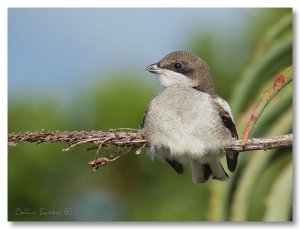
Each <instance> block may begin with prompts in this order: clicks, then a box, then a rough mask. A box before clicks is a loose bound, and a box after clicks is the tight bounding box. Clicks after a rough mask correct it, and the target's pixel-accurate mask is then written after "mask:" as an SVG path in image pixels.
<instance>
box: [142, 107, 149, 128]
mask: <svg viewBox="0 0 300 229" xmlns="http://www.w3.org/2000/svg"><path fill="white" fill-rule="evenodd" d="M149 106H150V105H148V107H147V109H146V110H145V112H144V116H143V121H142V123H141V124H140V128H141V129H143V128H144V125H145V119H146V116H147V114H148V110H149Z"/></svg>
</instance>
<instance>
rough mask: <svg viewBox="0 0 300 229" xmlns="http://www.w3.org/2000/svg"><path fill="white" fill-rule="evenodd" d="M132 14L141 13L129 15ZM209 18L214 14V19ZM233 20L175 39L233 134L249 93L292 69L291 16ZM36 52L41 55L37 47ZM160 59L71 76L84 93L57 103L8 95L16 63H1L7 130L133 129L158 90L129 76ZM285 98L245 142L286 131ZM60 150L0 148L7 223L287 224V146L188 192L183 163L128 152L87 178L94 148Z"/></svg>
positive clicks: (285, 12) (257, 13)
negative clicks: (234, 28)
mask: <svg viewBox="0 0 300 229" xmlns="http://www.w3.org/2000/svg"><path fill="white" fill-rule="evenodd" d="M36 10H39V9H36ZM82 10H83V11H84V9H82ZM110 10H111V9H110ZM118 10H119V11H122V12H126V9H118ZM127 10H128V9H127ZM139 10H142V9H136V11H139ZM151 10H152V11H153V12H154V11H155V9H149V12H150V13H151ZM163 10H164V11H165V12H168V11H169V10H170V9H163ZM177 10H178V11H180V9H177ZM185 10H186V11H187V12H188V10H189V9H185ZM194 10H195V9H194ZM201 10H202V11H205V9H201ZM210 10H211V11H212V12H214V10H212V9H210ZM228 10H230V9H228ZM236 10H239V9H236ZM102 11H105V9H102ZM224 11H226V9H224ZM9 13H17V12H9ZM194 13H195V12H194ZM218 13H219V11H218V10H217V9H216V10H215V16H216V17H217V15H218ZM239 14H240V15H241V14H243V17H244V18H246V19H247V20H246V21H247V23H243V30H241V31H243V33H230V34H229V33H228V32H227V31H226V30H224V29H223V30H222V29H221V28H220V30H221V31H219V32H218V33H215V32H214V30H210V29H209V28H210V26H211V24H210V23H209V22H207V23H206V27H205V26H202V27H201V28H199V27H194V28H193V31H194V32H193V33H189V34H186V35H185V36H182V37H183V38H182V41H181V42H179V43H180V44H181V45H178V48H177V50H190V51H193V52H195V53H197V54H198V55H199V56H201V57H202V58H203V59H204V60H206V61H207V62H208V63H209V65H210V67H211V71H212V75H213V81H214V85H215V90H216V92H217V93H218V94H219V95H220V96H222V97H223V98H225V99H227V100H228V101H229V104H230V105H231V107H232V111H233V115H234V117H235V121H236V124H237V128H238V132H239V136H240V137H242V133H243V130H244V127H245V125H246V122H247V120H248V119H249V117H250V114H251V111H252V109H253V106H254V105H255V102H256V101H257V100H258V99H259V95H260V94H261V93H262V92H263V91H264V90H265V89H266V88H267V87H268V86H269V85H271V84H272V79H273V77H274V76H275V75H276V73H278V72H279V71H281V70H283V69H284V68H286V67H287V66H289V65H291V64H292V17H293V15H292V9H243V10H240V12H239ZM162 15H163V14H162ZM229 15H230V14H229ZM187 16H188V14H187ZM132 17H134V15H132ZM11 20H12V19H11ZM234 20H235V19H233V21H234ZM236 20H238V17H237V19H236ZM99 23H104V22H101V21H100V22H99ZM137 23H138V22H137ZM140 23H143V21H142V22H140ZM187 23H188V22H187ZM9 26H10V24H9ZM11 26H13V25H11ZM133 26H134V25H133ZM157 26H159V25H157ZM175 26H176V25H175ZM186 26H189V25H188V24H187V25H186ZM218 26H222V25H221V24H219V25H218ZM227 26H228V25H227ZM229 27H230V25H229ZM123 30H124V28H123ZM217 30H218V28H217ZM125 31H126V30H125ZM167 31H168V30H167V29H166V31H165V32H167ZM22 32H23V33H25V32H24V31H22ZM123 32H124V31H123ZM129 32H131V31H129ZM144 32H145V31H144ZM145 33H146V32H145ZM157 36H159V34H158V35H157ZM162 37H163V36H162ZM225 37H226V39H225ZM13 38H14V36H13V33H12V32H11V33H10V32H9V43H10V45H9V53H11V55H10V57H13V55H18V54H20V55H24V53H22V52H21V51H20V49H18V50H19V51H20V52H19V53H18V50H14V48H15V46H17V45H18V44H16V43H14V40H13ZM48 39H49V40H51V37H49V38H48ZM161 39H164V38H161ZM147 42H149V41H145V42H144V43H143V42H141V43H142V45H147ZM99 46H101V44H99ZM174 46H175V45H174ZM139 48H141V47H139ZM12 50H13V51H14V53H12ZM21 50H22V49H21ZM161 50H163V49H161ZM170 51H175V50H170ZM44 52H46V53H45V54H44V55H45V56H46V55H47V48H44ZM49 52H50V51H49ZM161 52H162V51H161ZM137 53H138V52H137ZM165 54H167V53H159V51H158V54H157V53H155V51H152V55H153V56H151V58H152V59H149V60H148V62H147V63H146V64H145V66H135V65H134V64H133V65H132V66H134V67H131V68H125V67H124V65H122V64H119V65H113V64H112V66H111V67H110V69H109V70H107V71H106V72H105V73H103V72H101V73H97V71H95V72H93V73H91V74H90V75H82V76H80V77H79V78H75V79H76V80H78V81H80V80H81V81H87V82H88V83H83V85H84V89H82V88H81V89H78V88H77V87H75V88H74V90H73V94H72V96H71V97H70V99H68V100H64V99H61V100H60V99H59V96H58V97H57V96H56V95H55V94H54V93H55V91H53V90H52V91H53V94H52V93H51V90H49V91H47V92H45V93H44V94H43V93H41V91H39V90H38V89H37V91H39V93H35V89H34V87H33V88H30V87H29V86H26V87H24V88H22V87H21V86H18V90H15V91H13V90H14V87H13V86H12V85H14V81H18V78H17V77H16V78H14V77H15V76H14V75H13V74H10V73H14V70H13V69H14V68H18V65H17V64H16V65H13V63H14V59H12V58H9V62H10V63H9V65H10V71H9V99H8V132H24V131H36V130H41V129H46V130H69V131H73V130H109V129H111V128H122V127H128V128H135V129H137V128H139V124H140V123H141V122H142V118H143V112H144V110H145V108H146V107H147V104H148V103H149V101H150V100H151V98H152V97H153V96H154V95H155V94H156V93H157V92H158V91H159V90H160V89H159V87H158V86H157V85H156V83H155V80H154V79H153V78H151V77H147V73H145V72H144V73H143V72H142V74H143V75H141V73H140V72H139V71H136V70H135V69H139V70H140V69H144V68H145V67H146V65H147V64H151V63H154V62H156V61H158V60H159V59H160V58H161V57H163V56H164V55H165ZM115 55H116V56H117V53H116V54H115ZM136 55H137V54H136ZM155 56H156V59H154V57H155ZM83 58H84V57H83ZM126 58H128V59H130V58H131V57H130V56H127V57H126ZM135 58H139V57H138V56H135ZM26 61H28V60H26ZM16 63H17V62H16ZM50 67H51V65H50ZM103 74H105V77H103ZM45 80H46V81H47V80H49V79H45ZM41 81H43V79H41ZM49 82H51V79H50V80H49V81H47V83H48V84H50V83H49ZM54 84H58V87H59V88H64V86H66V87H67V84H68V83H66V82H64V81H63V79H62V82H61V83H60V82H59V80H58V81H55V83H54ZM49 87H50V88H51V87H55V85H54V86H53V85H52V86H51V85H49ZM74 91H75V92H74ZM292 95H293V90H292V85H289V86H287V87H286V88H285V89H284V90H282V91H281V92H280V94H279V95H278V96H277V97H276V98H275V99H274V100H273V101H272V102H271V104H270V105H269V106H268V107H267V108H266V110H265V112H264V113H263V114H262V116H261V118H260V119H259V121H258V123H257V124H256V125H255V127H254V130H253V132H252V134H251V137H263V136H272V135H280V134H285V133H290V132H292ZM65 147H66V145H64V144H59V143H55V144H41V145H35V144H30V143H22V144H19V145H17V146H15V147H11V146H9V147H8V220H11V221H19V220H24V221H26V220H30V221H35V220H96V221H97V220H99V221H120V220H122V221H290V220H292V219H293V211H292V209H293V206H292V203H293V198H292V197H293V196H292V188H293V177H292V163H293V161H292V149H284V150H269V151H257V152H244V153H241V156H240V160H239V164H238V169H237V171H236V172H235V173H234V174H231V178H230V180H229V182H219V181H216V180H210V181H208V182H207V183H205V184H200V185H196V184H194V183H192V180H191V171H190V168H188V167H189V166H188V165H186V166H185V168H186V169H185V171H186V172H185V174H184V175H182V176H178V175H177V174H176V173H174V171H173V170H172V169H171V168H169V166H168V165H166V164H165V163H162V162H160V161H157V160H156V161H151V160H150V159H149V158H148V157H147V155H146V154H145V153H143V154H141V155H135V154H134V151H132V153H129V154H127V155H126V156H125V157H123V158H121V159H119V160H117V161H115V162H113V163H110V164H109V165H108V166H105V167H103V168H100V169H99V170H98V171H97V172H96V173H92V172H91V169H90V168H89V167H88V164H87V163H88V162H89V161H91V160H93V159H94V157H95V151H87V150H86V148H85V147H78V148H75V149H73V150H72V151H70V152H62V149H63V148H65ZM104 153H105V152H104ZM222 162H223V163H224V160H223V161H222Z"/></svg>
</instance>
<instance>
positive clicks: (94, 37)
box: [8, 8, 249, 99]
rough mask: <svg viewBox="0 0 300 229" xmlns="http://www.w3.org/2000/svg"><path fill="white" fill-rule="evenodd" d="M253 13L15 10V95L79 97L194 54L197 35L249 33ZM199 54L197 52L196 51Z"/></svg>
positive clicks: (11, 16)
mask: <svg viewBox="0 0 300 229" xmlns="http://www.w3.org/2000/svg"><path fill="white" fill-rule="evenodd" d="M248 15H249V12H248V11H247V10H245V9H226V8H225V9H205V8H198V9H197V8H195V9H188V8H186V9H176V8H174V9H168V8H161V9H155V8H154V9H149V8H148V9H125V8H122V9H121V8H120V9H118V8H115V9H105V8H98V9H97V8H96V9H78V8H77V9H75V8H74V9H68V8H61V9H58V8H57V9H55V8H54V9H50V8H44V9H39V8H34V9H30V8H27V9H26V8H10V9H9V11H8V74H9V77H8V91H9V92H8V95H9V98H17V97H19V96H22V95H23V94H24V93H30V94H32V95H34V96H37V97H39V96H44V95H48V94H51V95H55V96H57V98H62V97H63V98H66V99H68V98H71V97H72V95H73V94H74V93H76V91H78V90H80V89H82V88H84V87H88V85H90V84H91V83H92V82H93V81H94V77H95V76H97V77H105V74H106V73H107V72H110V71H117V72H120V71H124V72H130V71H134V72H137V73H138V74H141V75H142V76H143V75H145V76H147V73H146V72H145V71H144V69H145V67H146V66H147V65H149V64H151V63H153V62H155V61H158V60H159V59H160V58H161V57H163V56H164V55H166V54H167V53H169V52H171V51H175V50H183V49H187V44H188V41H189V40H190V39H191V37H193V36H195V35H199V32H200V35H201V32H202V31H203V34H206V33H207V32H210V33H214V34H215V35H216V36H218V35H222V36H223V37H224V40H226V39H231V40H232V39H233V38H232V34H241V33H243V31H244V30H243V28H244V27H245V23H246V22H247V16H248ZM191 51H192V50H191Z"/></svg>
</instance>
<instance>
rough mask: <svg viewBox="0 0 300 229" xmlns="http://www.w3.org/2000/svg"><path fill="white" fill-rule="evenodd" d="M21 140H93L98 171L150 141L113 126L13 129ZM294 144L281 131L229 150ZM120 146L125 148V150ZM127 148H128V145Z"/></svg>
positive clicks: (11, 140)
mask: <svg viewBox="0 0 300 229" xmlns="http://www.w3.org/2000/svg"><path fill="white" fill-rule="evenodd" d="M21 142H32V143H33V142H35V143H37V144H40V143H55V142H62V143H67V144H68V145H69V147H68V148H65V149H63V151H68V150H70V149H71V148H74V147H76V146H79V145H83V144H87V143H92V144H94V145H95V146H94V147H92V148H89V149H97V153H96V156H95V160H93V161H90V162H89V166H90V167H91V168H92V169H93V172H95V171H96V170H97V169H98V168H100V167H102V166H104V165H106V164H108V163H110V162H113V161H115V160H117V159H118V158H120V157H121V156H123V155H125V154H126V153H128V152H129V151H130V150H131V149H132V148H138V149H137V151H136V154H139V153H141V152H142V150H143V149H144V148H145V147H146V146H147V145H149V142H147V141H146V140H145V139H144V138H143V136H142V135H141V132H140V131H139V130H134V129H117V130H110V131H109V132H102V131H91V132H87V131H74V132H67V131H54V132H51V131H45V130H43V131H37V132H25V133H10V134H8V144H9V145H12V146H15V145H17V144H18V143H21ZM292 144H293V135H292V134H287V135H281V136H276V137H267V138H252V139H248V140H247V141H246V144H243V141H242V140H237V141H235V142H234V143H233V144H231V145H228V146H227V147H226V148H225V150H226V149H227V150H236V151H239V152H241V151H249V150H267V149H275V148H286V147H291V146H292ZM110 147H117V150H114V152H113V153H112V154H110V155H109V154H107V152H105V155H104V156H103V155H102V156H99V155H98V153H99V150H100V149H101V148H106V149H109V148H110ZM120 148H123V150H121V149H120ZM126 148H127V150H124V149H126Z"/></svg>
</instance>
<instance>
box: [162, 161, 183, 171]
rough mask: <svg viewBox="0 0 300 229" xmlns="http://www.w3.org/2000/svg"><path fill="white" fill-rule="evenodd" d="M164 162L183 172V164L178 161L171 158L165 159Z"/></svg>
mask: <svg viewBox="0 0 300 229" xmlns="http://www.w3.org/2000/svg"><path fill="white" fill-rule="evenodd" d="M165 160H166V162H168V163H169V165H171V166H172V168H173V169H174V170H175V171H176V172H177V173H178V174H183V165H182V164H181V163H179V162H178V161H175V160H172V159H165Z"/></svg>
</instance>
